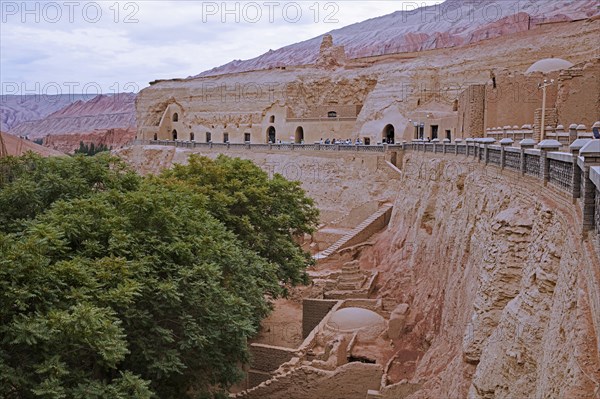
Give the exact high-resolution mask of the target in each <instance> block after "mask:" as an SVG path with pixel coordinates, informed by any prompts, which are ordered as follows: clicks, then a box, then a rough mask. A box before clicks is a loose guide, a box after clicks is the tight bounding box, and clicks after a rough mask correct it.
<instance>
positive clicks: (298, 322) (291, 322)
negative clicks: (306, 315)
mask: <svg viewBox="0 0 600 399" xmlns="http://www.w3.org/2000/svg"><path fill="white" fill-rule="evenodd" d="M252 343H257V344H265V345H274V346H283V347H285V348H293V349H295V348H298V347H299V346H300V345H301V344H302V304H301V303H299V302H294V301H291V300H288V299H278V300H276V301H275V303H274V309H273V313H271V315H270V316H269V317H267V318H266V319H265V320H263V322H262V329H261V332H260V333H259V335H258V336H257V337H256V338H255V339H253V340H252Z"/></svg>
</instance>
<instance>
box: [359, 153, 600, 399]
mask: <svg viewBox="0 0 600 399" xmlns="http://www.w3.org/2000/svg"><path fill="white" fill-rule="evenodd" d="M402 172H403V180H402V183H401V184H400V189H399V191H398V192H399V194H398V197H397V199H396V202H395V205H394V209H395V213H394V215H393V218H392V220H391V223H390V226H389V228H388V230H387V231H386V232H385V233H382V234H381V235H380V237H379V238H378V240H377V242H376V244H375V246H374V247H373V249H372V251H369V252H365V253H364V254H363V256H362V257H361V264H370V265H376V267H377V268H378V269H380V271H382V272H383V273H384V278H382V279H381V281H384V282H385V283H384V285H383V286H382V287H381V290H380V292H379V295H380V296H383V297H386V296H389V297H395V298H398V299H399V300H400V302H403V303H408V304H410V313H409V315H408V317H407V323H406V326H405V329H404V333H405V335H404V336H403V337H402V338H401V341H402V342H403V344H402V345H403V349H411V350H416V351H419V352H421V358H420V360H419V361H418V362H417V364H416V366H415V367H414V373H412V375H411V374H410V373H409V374H405V375H401V376H400V377H398V379H400V378H404V379H407V380H409V381H411V382H420V383H422V389H421V390H420V391H418V392H417V393H415V394H413V395H412V396H409V397H410V398H425V397H429V398H441V397H444V398H450V397H452V398H455V397H469V398H534V397H535V398H594V397H595V396H594V395H598V391H597V389H598V388H599V386H598V385H597V384H598V382H599V381H600V363H599V361H598V349H599V348H598V342H599V341H598V339H597V334H598V331H595V330H594V325H593V321H592V318H593V313H592V312H593V310H591V309H590V304H589V301H588V300H589V298H590V295H591V298H592V300H594V299H593V298H596V300H597V298H598V294H599V291H600V284H598V282H599V281H600V279H599V275H600V267H599V262H598V254H597V252H596V249H595V247H594V242H593V240H595V239H596V235H595V234H593V233H592V234H591V235H590V237H589V238H587V239H585V240H582V235H581V225H582V224H581V212H580V210H579V208H578V205H573V203H572V200H571V199H569V198H568V197H567V196H566V195H564V194H562V193H559V192H557V191H555V190H553V189H551V188H544V187H542V186H541V184H540V183H539V182H538V181H536V180H534V179H530V178H529V177H521V176H519V175H517V174H514V173H512V172H508V171H504V172H500V170H499V169H497V168H494V167H488V168H485V167H484V166H483V165H481V164H478V163H477V161H470V160H465V159H464V158H462V157H460V158H456V157H454V156H448V157H447V158H443V157H442V158H440V156H438V157H437V158H433V157H427V156H424V155H423V154H415V153H409V154H407V155H405V158H404V161H403V164H402ZM596 309H597V308H596ZM596 328H597V326H596ZM391 382H398V381H391ZM393 392H394V391H393V389H391V390H388V396H386V397H389V398H397V396H395V395H394V394H393Z"/></svg>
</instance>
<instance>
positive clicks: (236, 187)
mask: <svg viewBox="0 0 600 399" xmlns="http://www.w3.org/2000/svg"><path fill="white" fill-rule="evenodd" d="M235 170H238V172H239V173H237V174H236V173H234V171H235ZM234 175H235V176H234ZM217 199H218V200H220V202H219V203H215V202H216V200H217ZM281 202H286V204H283V203H281ZM261 206H266V207H267V208H263V209H264V210H263V211H262V212H261V211H260V210H259V208H260V207H261ZM265 210H266V211H265ZM286 214H287V216H286ZM316 217H317V212H316V210H315V209H314V207H313V206H312V203H311V201H310V200H308V199H307V198H306V197H305V194H304V192H303V191H302V190H301V189H300V187H299V186H298V184H297V183H290V182H286V181H285V180H284V179H282V178H281V177H279V176H277V177H275V178H274V179H272V180H270V179H268V176H266V175H265V174H264V173H263V172H262V171H261V170H260V169H259V168H257V167H256V166H254V165H252V164H251V163H247V162H245V161H240V160H232V159H229V158H224V157H222V158H219V159H217V160H216V161H210V160H208V159H206V158H193V159H192V160H191V162H190V165H189V166H182V167H177V168H175V170H173V171H172V172H166V173H164V175H162V176H159V177H148V178H142V177H139V176H137V175H136V174H134V173H132V172H131V171H130V170H128V168H127V167H125V166H124V165H123V164H122V163H121V162H120V161H118V160H117V159H115V158H111V157H110V156H108V155H99V156H95V157H83V156H77V157H73V158H67V157H64V158H46V159H44V158H40V157H37V156H33V155H27V156H25V157H22V158H7V159H2V160H0V393H2V395H3V397H6V398H153V397H159V398H185V397H190V398H193V397H205V395H209V396H210V395H211V392H212V394H215V393H216V392H218V391H219V390H220V389H222V388H227V387H228V386H230V385H231V384H233V383H235V382H236V381H238V380H239V378H240V377H241V376H240V371H239V364H242V363H245V362H247V361H248V352H247V347H246V341H247V339H248V338H249V337H251V336H252V335H254V334H255V333H256V331H257V329H258V326H259V322H260V320H261V319H262V318H264V317H265V316H266V315H267V314H268V312H269V310H270V305H269V302H268V298H269V297H276V296H278V295H280V293H281V287H282V283H285V282H298V281H300V280H301V279H302V276H303V269H304V267H305V266H306V264H307V263H306V259H307V257H306V255H305V254H303V253H302V251H301V250H300V248H299V247H298V246H297V245H296V244H294V242H293V234H301V233H303V232H306V231H310V230H311V229H312V228H313V226H314V223H315V221H316ZM278 223H281V224H278ZM270 228H273V231H272V232H271V231H269V230H268V229H270ZM252 235H253V236H254V237H255V240H252ZM277 248H279V250H280V251H282V252H281V253H277V252H276V250H277Z"/></svg>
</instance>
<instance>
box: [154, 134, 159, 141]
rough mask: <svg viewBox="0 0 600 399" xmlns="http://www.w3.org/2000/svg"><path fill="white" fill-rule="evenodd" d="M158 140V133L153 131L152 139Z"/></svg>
mask: <svg viewBox="0 0 600 399" xmlns="http://www.w3.org/2000/svg"><path fill="white" fill-rule="evenodd" d="M156 140H158V134H156V133H154V141H156Z"/></svg>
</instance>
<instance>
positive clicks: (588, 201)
mask: <svg viewBox="0 0 600 399" xmlns="http://www.w3.org/2000/svg"><path fill="white" fill-rule="evenodd" d="M512 144H513V141H512V139H510V138H506V139H503V140H501V141H500V145H496V141H495V140H494V139H493V138H489V137H488V138H479V139H467V140H466V141H464V142H462V141H460V140H457V142H455V143H449V142H448V141H447V140H446V141H445V142H439V141H435V142H426V141H421V140H414V141H413V142H412V143H404V144H403V150H410V151H418V152H423V153H434V154H436V153H442V154H454V155H462V156H466V157H473V158H474V159H476V160H478V162H481V163H482V164H485V165H494V166H497V167H499V168H501V169H506V170H512V171H514V172H517V173H519V174H521V175H522V176H530V177H533V178H536V179H539V180H541V181H542V183H543V184H544V185H551V186H553V187H555V188H557V189H558V190H561V191H563V192H564V193H566V194H567V195H570V196H571V197H572V198H573V200H576V201H579V203H580V206H581V208H582V210H583V218H584V220H583V226H582V230H583V232H587V231H592V230H595V231H596V232H597V233H598V234H599V235H600V140H593V139H589V138H582V139H576V140H575V141H574V142H573V144H571V146H570V147H569V149H570V152H560V151H559V149H560V148H563V147H564V146H563V145H562V143H560V142H559V141H557V140H544V141H542V142H541V143H539V144H537V143H535V142H534V141H533V140H530V139H525V140H521V142H520V143H519V144H520V147H513V146H512ZM536 145H537V149H536V148H534V147H536Z"/></svg>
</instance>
